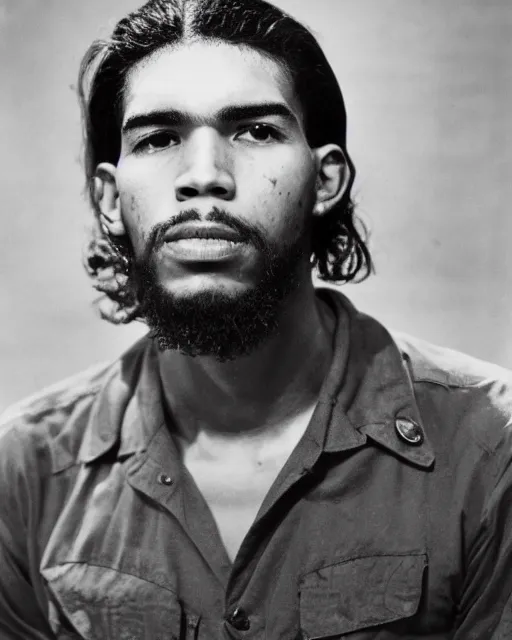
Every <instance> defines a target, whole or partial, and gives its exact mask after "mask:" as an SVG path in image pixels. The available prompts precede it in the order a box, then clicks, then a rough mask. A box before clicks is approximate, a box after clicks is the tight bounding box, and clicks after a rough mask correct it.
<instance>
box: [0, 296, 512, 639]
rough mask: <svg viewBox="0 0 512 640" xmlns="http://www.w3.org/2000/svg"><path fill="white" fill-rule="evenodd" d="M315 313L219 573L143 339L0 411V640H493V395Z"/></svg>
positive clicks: (214, 543)
mask: <svg viewBox="0 0 512 640" xmlns="http://www.w3.org/2000/svg"><path fill="white" fill-rule="evenodd" d="M317 293H318V295H319V296H322V297H323V298H324V300H325V301H327V302H328V303H329V304H330V305H331V307H332V308H333V310H334V312H335V313H336V316H337V329H336V334H335V338H334V349H335V353H334V358H333V362H332V366H331V369H330V372H329V374H328V376H327V377H326V379H325V382H324V385H323V387H322V390H321V393H320V398H319V402H318V405H317V407H316V410H315V412H314V414H313V417H312V419H311V422H310V424H309V425H308V428H307V430H306V432H305V434H304V436H303V438H302V439H301V441H300V442H299V444H298V445H297V447H296V448H295V449H294V451H293V452H292V454H291V456H290V457H289V459H288V460H287V462H286V464H285V466H284V467H283V469H282V470H281V473H280V475H279V476H278V478H277V479H276V481H275V483H274V484H273V486H272V487H271V489H270V491H269V493H268V494H267V496H266V498H265V500H264V502H263V504H262V506H261V509H260V511H259V513H258V515H257V517H256V520H255V522H254V523H253V525H252V527H251V528H250V530H249V532H248V533H247V536H246V537H245V539H244V541H243V544H242V546H241V548H240V551H239V553H238V555H237V557H236V559H235V561H234V563H231V562H230V560H229V558H228V556H227V553H226V550H225V549H224V547H223V545H222V542H221V539H220V536H219V533H218V531H217V529H216V526H215V523H214V520H213V517H212V515H211V513H210V511H209V509H208V507H207V505H206V502H205V501H204V499H203V498H202V495H201V494H200V492H199V490H198V488H197V486H196V485H195V483H194V481H193V479H192V477H191V476H190V474H189V473H188V472H187V471H186V469H185V468H184V465H183V463H182V461H181V459H180V456H179V455H178V449H177V447H176V446H175V443H174V439H173V424H172V418H171V417H169V416H168V415H167V414H166V413H165V409H164V407H163V406H162V395H161V387H160V379H159V373H158V351H157V349H156V348H155V346H154V344H153V343H152V342H151V341H150V340H149V339H147V338H144V339H142V340H141V341H140V342H139V343H137V344H136V345H135V346H134V347H133V348H132V349H131V350H130V351H129V352H128V353H126V354H125V355H124V356H123V357H121V358H120V359H119V361H117V362H115V363H114V364H112V365H108V366H102V367H99V368H95V369H94V370H92V371H89V372H86V373H85V374H82V375H81V376H78V377H75V378H73V379H72V380H68V381H66V382H64V383H62V384H60V385H58V386H56V387H54V388H52V389H50V390H47V391H45V392H44V393H43V394H42V395H39V396H38V397H36V398H33V399H31V400H29V401H27V402H25V403H23V404H22V405H20V406H18V407H17V408H13V409H12V410H10V411H9V412H8V414H7V415H6V416H5V418H4V420H3V423H2V426H1V427H0V638H1V639H2V640H4V639H8V640H14V639H16V640H17V639H20V640H36V639H37V640H48V639H50V638H58V639H60V640H64V639H66V640H72V639H78V638H84V639H86V640H93V639H94V640H145V639H147V640H221V639H225V640H227V639H235V640H245V639H247V640H252V639H254V640H263V639H265V640H299V639H306V638H309V639H313V638H329V639H331V640H332V639H336V638H349V639H352V640H398V639H402V640H404V639H407V640H414V639H418V640H420V639H421V640H427V639H428V640H434V639H435V640H447V639H449V638H450V639H453V640H472V639H474V640H498V639H506V638H512V600H511V594H512V464H511V463H512V432H511V426H510V418H511V415H512V378H511V374H509V373H508V372H506V371H505V370H503V369H501V368H499V367H495V366H493V365H489V364H486V363H483V362H480V361H478V360H475V359H473V358H470V357H468V356H465V355H462V354H459V353H456V352H453V351H449V350H446V349H440V348H437V347H434V346H431V345H429V344H426V343H424V342H421V341H419V340H415V339H412V338H406V337H404V336H394V337H392V336H391V334H390V333H389V332H388V331H387V330H386V329H385V328H383V327H382V326H381V325H380V324H379V323H378V322H376V321H375V320H373V319H372V318H370V317H368V316H365V315H363V314H361V313H359V312H357V311H356V310H355V309H354V308H353V306H352V305H351V304H350V303H349V302H348V301H347V300H346V298H345V297H344V296H342V295H341V294H340V293H338V292H334V291H329V290H318V292H317ZM342 345H349V349H348V350H347V349H346V348H343V349H342ZM198 402H201V390H200V389H198Z"/></svg>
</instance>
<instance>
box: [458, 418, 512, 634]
mask: <svg viewBox="0 0 512 640" xmlns="http://www.w3.org/2000/svg"><path fill="white" fill-rule="evenodd" d="M507 429H510V427H507ZM507 435H508V436H509V437H508V438H507V440H508V444H507V446H506V448H505V451H503V450H502V451H501V454H500V455H499V458H500V464H499V465H498V470H497V471H496V472H495V473H493V474H492V478H493V480H492V489H491V491H490V492H489V493H488V498H487V499H486V501H485V503H484V506H483V509H482V512H481V519H480V525H479V527H478V531H477V532H476V535H475V536H474V538H473V541H472V542H471V546H470V548H469V549H468V553H467V558H466V574H465V580H464V586H463V590H462V595H461V598H460V602H459V607H458V616H457V623H456V631H455V635H454V636H453V640H505V639H507V638H512V455H511V452H512V438H510V435H511V434H510V433H507ZM469 499H471V496H469Z"/></svg>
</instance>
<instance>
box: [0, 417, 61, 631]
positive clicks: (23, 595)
mask: <svg viewBox="0 0 512 640" xmlns="http://www.w3.org/2000/svg"><path fill="white" fill-rule="evenodd" d="M0 429H1V430H0V638H2V640H18V639H19V640H51V639H54V638H55V636H54V634H53V633H52V631H51V628H50V626H49V623H48V621H47V620H46V618H45V615H44V610H43V607H42V603H41V599H40V598H38V597H37V591H36V588H35V587H34V584H33V583H34V577H35V568H34V567H33V566H31V559H33V557H34V550H33V548H34V547H35V544H34V545H31V544H30V534H29V531H30V529H33V528H34V526H35V521H36V514H37V508H36V505H35V498H36V497H37V496H34V495H33V489H32V488H31V485H32V486H33V485H34V482H33V481H32V482H31V481H30V480H29V474H28V473H27V471H28V470H29V468H28V467H27V463H28V464H30V461H29V460H28V459H27V458H28V457H30V456H31V455H32V456H33V452H31V451H27V444H29V441H28V440H26V439H25V438H22V437H20V434H19V433H17V432H16V430H15V429H13V428H11V427H9V428H7V429H6V428H5V426H1V427H0ZM34 464H35V463H34ZM31 546H32V547H33V548H32V549H31Z"/></svg>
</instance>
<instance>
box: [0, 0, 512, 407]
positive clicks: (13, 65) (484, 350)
mask: <svg viewBox="0 0 512 640" xmlns="http://www.w3.org/2000/svg"><path fill="white" fill-rule="evenodd" d="M138 4H139V2H137V1H135V0H108V1H105V0H87V2H85V1H83V0H0V141H1V144H0V197H1V206H2V211H1V235H0V238H1V251H0V293H1V297H0V314H1V315H0V317H1V322H2V325H1V331H0V363H1V365H0V408H3V407H5V406H6V405H8V404H9V403H11V402H13V401H15V400H17V399H19V398H22V397H23V396H26V395H27V394H30V393H32V392H34V391H36V390H38V389H40V388H41V387H43V386H45V385H48V384H50V383H52V382H55V381H57V380H59V379H60V378H63V377H66V376H68V375H71V374H72V373H74V372H77V371H79V370H81V369H83V368H86V367H87V366H89V365H92V364H94V363H96V362H99V361H103V360H109V359H112V358H114V357H116V356H117V355H119V354H120V353H121V352H122V351H123V350H124V349H125V348H126V347H127V346H128V345H129V344H130V343H132V342H133V341H134V339H135V338H136V337H137V336H139V335H141V334H142V333H143V331H144V327H143V326H142V325H140V324H137V325H136V326H128V327H114V326H112V325H109V324H107V323H106V322H104V321H102V320H100V319H99V318H98V316H97V314H96V312H95V311H94V308H93V305H92V302H93V300H94V298H95V293H94V292H93V290H92V288H91V286H90V283H89V281H88V279H87V277H86V275H85V273H84V271H83V268H82V249H83V245H84V242H85V238H86V231H85V230H86V228H87V224H88V221H89V219H90V215H91V214H90V212H89V210H88V207H87V204H86V202H85V198H84V197H83V194H82V189H83V176H82V170H81V161H80V152H81V137H80V136H81V127H80V116H79V110H78V105H77V100H76V96H75V92H74V84H75V82H76V75H77V69H78V66H79V62H80V59H81V56H82V54H83V52H84V51H85V49H86V48H87V46H88V45H89V44H90V42H91V41H92V40H93V39H94V38H97V37H101V36H105V35H107V34H108V33H109V32H110V31H111V29H112V27H113V26H114V24H115V22H116V21H117V20H118V19H119V18H121V17H122V16H123V15H124V14H125V13H126V12H127V11H129V10H132V9H133V8H135V7H136V6H138ZM276 4H278V5H279V6H281V7H282V8H284V9H285V10H287V11H289V12H291V13H292V14H293V15H294V16H296V17H297V18H299V19H300V20H302V21H303V22H305V23H306V24H307V25H309V26H310V27H311V28H312V29H313V30H314V32H315V34H316V35H317V37H318V38H319V40H320V42H321V44H322V46H323V47H324V49H325V51H326V53H327V55H328V57H329V59H330V61H331V63H332V65H333V67H334V69H335V71H336V73H337V76H338V78H339V80H340V83H341V86H342V88H343V91H344V95H345V99H346V104H347V109H348V146H349V151H350V153H351V155H352V158H353V160H354V162H355V165H356V167H357V170H358V177H357V182H356V192H355V193H356V199H357V201H358V203H359V213H360V215H361V216H362V217H363V218H364V219H365V220H366V222H367V223H369V225H370V227H371V229H372V248H373V254H374V258H375V262H376V266H377V274H376V275H375V276H373V277H372V278H370V280H368V281H367V282H366V283H363V284H359V285H349V286H345V287H344V288H343V290H344V292H345V293H346V294H347V295H348V296H349V297H350V298H351V299H352V300H353V301H354V302H355V303H356V304H357V305H358V306H359V307H360V308H362V309H364V310H365V311H367V312H369V313H372V314H373V315H375V316H376V317H377V318H379V319H381V320H382V321H384V322H385V323H386V324H387V325H388V326H389V327H391V328H394V329H398V330H402V331H406V332H408V333H411V334H415V335H417V336H419V337H422V338H424V339H427V340H430V341H433V342H436V343H439V344H442V345H446V346H451V347H452V348H456V349H459V350H463V351H466V352H469V353H471V354H473V355H476V356H478V357H481V358H484V359H488V360H492V361H495V362H498V363H500V364H502V365H505V366H509V367H512V327H511V317H512V288H511V286H510V285H511V279H512V257H511V252H510V251H509V244H510V239H511V238H512V216H511V215H510V202H511V200H512V180H511V176H512V144H511V138H512V116H511V114H512V64H511V60H512V2H511V1H510V0H449V1H448V0H279V1H278V2H277V3H276Z"/></svg>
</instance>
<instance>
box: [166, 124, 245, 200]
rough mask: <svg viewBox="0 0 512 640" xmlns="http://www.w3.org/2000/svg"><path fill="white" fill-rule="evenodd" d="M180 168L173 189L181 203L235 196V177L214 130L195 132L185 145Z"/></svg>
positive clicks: (228, 198) (222, 143)
mask: <svg viewBox="0 0 512 640" xmlns="http://www.w3.org/2000/svg"><path fill="white" fill-rule="evenodd" d="M183 160H184V165H183V171H182V172H181V173H180V174H179V175H178V177H177V178H176V183H175V191H176V198H177V200H178V201H180V202H183V201H185V200H190V199H191V198H197V197H200V196H212V197H214V198H220V199H221V200H232V199H233V198H234V197H235V191H236V188H235V180H234V178H233V175H232V172H231V170H230V168H229V166H228V164H229V159H228V157H227V152H226V149H225V144H224V142H223V140H222V137H221V136H220V135H219V134H218V133H217V132H216V131H214V130H212V129H209V128H206V127H204V128H202V129H200V130H197V131H195V132H194V133H193V134H192V135H191V136H190V138H189V140H188V141H187V143H186V144H185V145H184V151H183Z"/></svg>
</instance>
